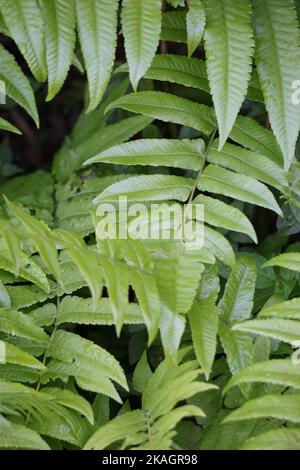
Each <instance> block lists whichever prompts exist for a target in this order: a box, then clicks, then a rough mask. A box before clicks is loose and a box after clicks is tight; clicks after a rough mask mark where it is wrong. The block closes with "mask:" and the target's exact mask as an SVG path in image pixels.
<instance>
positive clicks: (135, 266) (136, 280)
mask: <svg viewBox="0 0 300 470" xmlns="http://www.w3.org/2000/svg"><path fill="white" fill-rule="evenodd" d="M123 256H124V258H125V260H126V262H127V265H128V271H129V273H128V274H129V282H130V284H131V286H132V288H133V290H134V292H135V294H136V297H137V300H138V302H139V305H140V308H141V313H142V315H143V319H144V322H145V324H146V326H147V330H148V334H149V340H148V343H149V344H150V343H151V342H152V341H153V340H154V339H155V336H156V334H157V330H158V324H159V314H160V302H159V300H160V299H159V293H158V288H157V283H156V279H155V277H154V275H153V274H152V271H153V264H152V261H151V258H150V255H149V253H148V252H147V250H146V249H145V248H144V246H143V244H142V243H141V242H140V241H139V240H126V241H125V242H124V244H123Z"/></svg>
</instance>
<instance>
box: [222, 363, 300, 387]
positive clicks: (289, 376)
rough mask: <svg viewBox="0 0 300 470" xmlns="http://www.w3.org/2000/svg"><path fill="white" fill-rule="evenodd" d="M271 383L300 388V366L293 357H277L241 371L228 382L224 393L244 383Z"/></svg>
mask: <svg viewBox="0 0 300 470" xmlns="http://www.w3.org/2000/svg"><path fill="white" fill-rule="evenodd" d="M253 382H262V383H271V384H278V385H282V386H283V387H292V388H295V389H297V390H299V389H300V367H299V366H298V365H296V364H293V362H292V361H291V359H290V358H289V359H276V360H271V361H263V362H257V363H256V364H251V365H250V366H248V367H245V369H242V370H241V371H239V372H238V373H237V374H236V375H235V376H234V377H232V378H231V380H230V381H229V382H228V383H227V385H226V387H225V388H224V389H223V392H222V393H223V394H225V393H227V392H228V390H230V389H231V388H232V387H235V386H237V385H241V384H243V383H253Z"/></svg>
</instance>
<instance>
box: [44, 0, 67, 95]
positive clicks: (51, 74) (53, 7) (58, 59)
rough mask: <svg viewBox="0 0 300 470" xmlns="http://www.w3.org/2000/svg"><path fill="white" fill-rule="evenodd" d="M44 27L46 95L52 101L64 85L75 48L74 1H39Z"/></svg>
mask: <svg viewBox="0 0 300 470" xmlns="http://www.w3.org/2000/svg"><path fill="white" fill-rule="evenodd" d="M40 4H41V6H42V9H43V15H44V19H45V27H46V62H47V68H48V95H47V98H46V101H50V100H52V98H54V96H55V95H56V94H57V93H58V92H59V90H60V89H61V87H62V86H63V84H64V81H65V79H66V76H67V74H68V71H69V68H70V66H71V63H72V57H73V50H74V46H75V2H74V0H55V2H49V0H40Z"/></svg>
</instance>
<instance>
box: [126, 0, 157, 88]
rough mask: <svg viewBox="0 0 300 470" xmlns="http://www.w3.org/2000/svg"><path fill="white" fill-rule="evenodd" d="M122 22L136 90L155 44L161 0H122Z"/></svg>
mask: <svg viewBox="0 0 300 470" xmlns="http://www.w3.org/2000/svg"><path fill="white" fill-rule="evenodd" d="M121 23H122V28H123V35H124V41H125V51H126V57H127V61H128V64H129V75H130V81H131V83H132V87H133V89H134V90H135V91H136V89H137V86H138V83H139V81H140V79H141V78H142V77H143V75H144V73H145V72H146V70H147V69H148V68H149V66H150V65H151V62H152V59H153V57H154V55H155V52H156V49H157V47H158V43H159V36H160V30H161V0H123V3H122V10H121Z"/></svg>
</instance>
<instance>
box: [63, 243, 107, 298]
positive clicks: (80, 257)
mask: <svg viewBox="0 0 300 470" xmlns="http://www.w3.org/2000/svg"><path fill="white" fill-rule="evenodd" d="M67 253H68V255H69V256H70V257H71V259H72V261H73V262H74V263H75V264H76V266H77V267H78V269H79V271H80V272H81V273H82V275H83V276H84V278H85V280H86V282H87V284H88V286H89V288H90V291H91V294H92V297H93V299H94V300H98V299H99V298H100V297H101V293H102V289H103V274H102V271H101V269H100V266H99V263H98V257H97V254H96V253H95V252H93V251H91V250H89V249H88V248H87V247H85V246H83V247H80V248H69V249H68V250H67Z"/></svg>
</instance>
